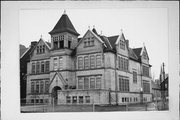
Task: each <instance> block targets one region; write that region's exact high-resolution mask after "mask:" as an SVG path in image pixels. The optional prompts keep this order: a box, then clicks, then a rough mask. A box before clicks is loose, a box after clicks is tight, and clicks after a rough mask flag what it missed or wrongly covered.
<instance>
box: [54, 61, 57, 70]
mask: <svg viewBox="0 0 180 120" xmlns="http://www.w3.org/2000/svg"><path fill="white" fill-rule="evenodd" d="M57 68H58V61H57V58H54V70H57Z"/></svg>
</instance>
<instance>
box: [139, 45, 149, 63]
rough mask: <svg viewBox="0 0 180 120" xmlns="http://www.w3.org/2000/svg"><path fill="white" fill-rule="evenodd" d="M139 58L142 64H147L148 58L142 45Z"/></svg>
mask: <svg viewBox="0 0 180 120" xmlns="http://www.w3.org/2000/svg"><path fill="white" fill-rule="evenodd" d="M140 56H141V61H142V63H145V64H149V56H148V53H147V50H146V47H145V45H143V48H142V49H141V53H140Z"/></svg>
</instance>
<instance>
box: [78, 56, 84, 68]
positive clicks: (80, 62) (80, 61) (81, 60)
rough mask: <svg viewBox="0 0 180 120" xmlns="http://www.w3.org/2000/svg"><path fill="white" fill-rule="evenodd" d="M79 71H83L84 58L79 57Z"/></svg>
mask: <svg viewBox="0 0 180 120" xmlns="http://www.w3.org/2000/svg"><path fill="white" fill-rule="evenodd" d="M78 69H83V58H82V57H78Z"/></svg>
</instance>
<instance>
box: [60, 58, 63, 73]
mask: <svg viewBox="0 0 180 120" xmlns="http://www.w3.org/2000/svg"><path fill="white" fill-rule="evenodd" d="M62 68H63V58H62V57H59V69H60V70H62Z"/></svg>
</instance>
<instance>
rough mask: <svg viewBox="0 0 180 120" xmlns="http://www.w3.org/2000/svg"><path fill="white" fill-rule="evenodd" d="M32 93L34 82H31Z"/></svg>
mask: <svg viewBox="0 0 180 120" xmlns="http://www.w3.org/2000/svg"><path fill="white" fill-rule="evenodd" d="M31 93H34V82H31Z"/></svg>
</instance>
